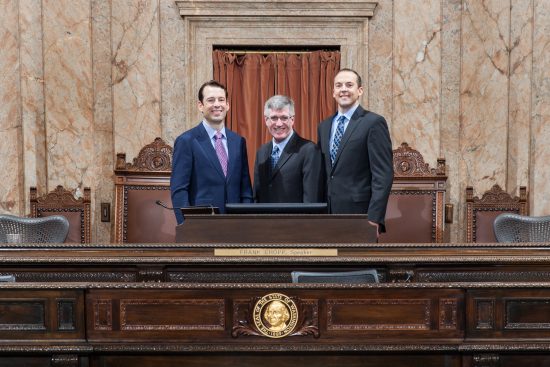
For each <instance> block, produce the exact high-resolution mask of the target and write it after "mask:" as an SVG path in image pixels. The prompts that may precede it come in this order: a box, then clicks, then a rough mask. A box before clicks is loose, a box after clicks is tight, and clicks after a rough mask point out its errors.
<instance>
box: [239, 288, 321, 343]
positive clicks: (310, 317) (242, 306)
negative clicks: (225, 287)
mask: <svg viewBox="0 0 550 367" xmlns="http://www.w3.org/2000/svg"><path fill="white" fill-rule="evenodd" d="M290 299H291V300H292V301H293V302H294V303H295V304H296V305H297V308H298V309H299V312H298V320H297V323H296V327H295V328H294V331H293V332H292V333H290V334H289V335H287V337H291V336H308V335H311V336H313V337H314V338H318V337H319V336H320V333H319V326H318V319H319V314H318V312H319V311H318V305H317V301H313V300H300V299H297V298H294V297H290ZM259 300H260V297H253V298H251V299H250V300H249V302H246V301H245V300H235V301H234V304H233V320H234V321H233V322H234V324H233V328H232V329H231V336H232V337H233V338H238V337H239V336H263V333H262V332H260V330H258V328H257V327H256V324H255V322H254V307H255V306H256V303H257V302H258V301H259Z"/></svg>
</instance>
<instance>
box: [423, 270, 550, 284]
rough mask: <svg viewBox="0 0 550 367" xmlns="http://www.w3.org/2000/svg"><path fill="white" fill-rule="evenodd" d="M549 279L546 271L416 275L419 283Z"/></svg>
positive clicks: (426, 273) (461, 272) (463, 272)
mask: <svg viewBox="0 0 550 367" xmlns="http://www.w3.org/2000/svg"><path fill="white" fill-rule="evenodd" d="M548 279H550V272H548V271H515V270H510V271H479V270H471V271H440V272H438V271H426V272H424V271H422V272H418V274H417V280H416V281H417V282H419V283H441V282H514V281H516V282H521V281H523V282H543V281H546V280H548Z"/></svg>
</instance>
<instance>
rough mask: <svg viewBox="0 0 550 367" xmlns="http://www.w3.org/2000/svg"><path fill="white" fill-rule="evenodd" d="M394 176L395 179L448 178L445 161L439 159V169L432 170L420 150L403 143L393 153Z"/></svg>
mask: <svg viewBox="0 0 550 367" xmlns="http://www.w3.org/2000/svg"><path fill="white" fill-rule="evenodd" d="M393 174H394V177H406V178H411V177H420V178H436V179H442V178H446V174H445V159H443V158H439V159H438V160H437V168H430V166H429V165H428V164H427V163H425V162H424V157H422V154H420V152H419V151H418V150H415V149H413V148H411V147H409V144H407V143H401V146H400V147H399V148H397V149H395V150H394V151H393Z"/></svg>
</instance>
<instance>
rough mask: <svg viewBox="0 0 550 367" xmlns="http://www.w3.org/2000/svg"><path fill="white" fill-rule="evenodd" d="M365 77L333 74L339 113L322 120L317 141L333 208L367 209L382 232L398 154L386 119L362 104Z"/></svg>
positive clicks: (345, 71) (347, 211)
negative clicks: (363, 79)
mask: <svg viewBox="0 0 550 367" xmlns="http://www.w3.org/2000/svg"><path fill="white" fill-rule="evenodd" d="M362 94H363V87H362V86H361V77H360V76H359V74H358V73H357V72H355V71H354V70H351V69H342V70H340V71H339V72H338V73H337V74H336V76H335V77H334V90H333V97H334V99H335V100H336V103H337V104H338V112H337V113H336V114H335V115H333V116H331V117H329V118H328V119H326V120H324V121H322V122H321V123H320V125H319V128H318V133H319V137H318V144H319V147H320V149H321V153H322V156H323V160H324V168H325V174H326V176H325V177H326V179H327V182H326V184H327V185H326V190H327V191H326V194H327V202H328V206H329V213H335V214H364V213H366V214H368V217H369V223H370V224H372V225H374V226H376V227H377V229H378V233H380V232H385V226H384V217H385V215H386V206H387V204H388V198H389V195H390V190H391V186H392V181H393V153H392V145H391V140H390V133H389V130H388V124H387V123H386V120H385V119H384V118H383V117H382V116H380V115H377V114H375V113H373V112H370V111H367V110H365V109H363V108H362V107H361V106H360V104H359V99H360V97H361V95H362Z"/></svg>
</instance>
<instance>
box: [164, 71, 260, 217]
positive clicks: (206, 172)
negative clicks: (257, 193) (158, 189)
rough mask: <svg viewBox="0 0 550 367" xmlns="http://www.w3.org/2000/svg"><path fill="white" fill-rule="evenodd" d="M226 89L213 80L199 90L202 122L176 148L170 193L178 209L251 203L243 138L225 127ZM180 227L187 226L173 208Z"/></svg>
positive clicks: (182, 138)
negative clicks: (183, 224) (181, 224)
mask: <svg viewBox="0 0 550 367" xmlns="http://www.w3.org/2000/svg"><path fill="white" fill-rule="evenodd" d="M227 97H228V96H227V89H226V88H225V86H223V85H222V84H220V83H218V82H216V81H214V80H211V81H208V82H206V83H204V84H203V85H202V86H201V88H200V89H199V100H198V107H199V110H200V111H201V112H202V115H203V120H202V121H201V122H200V123H199V124H198V126H196V127H194V128H192V129H191V130H188V131H186V132H184V133H183V134H181V135H180V136H179V137H178V138H177V139H176V141H175V143H174V155H173V159H172V176H171V177H170V190H171V195H172V206H173V207H174V208H181V207H188V206H204V205H211V206H214V207H218V208H220V212H221V213H224V212H225V204H226V203H250V202H252V187H251V184H250V174H249V172H248V157H247V154H246V142H245V139H244V138H243V137H241V136H239V135H237V134H235V133H234V132H232V131H230V130H229V129H226V128H225V125H224V121H225V116H226V114H227V111H228V110H229V103H228V100H227ZM175 214H176V219H177V221H178V223H182V222H183V215H182V214H181V212H180V210H178V209H175Z"/></svg>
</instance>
